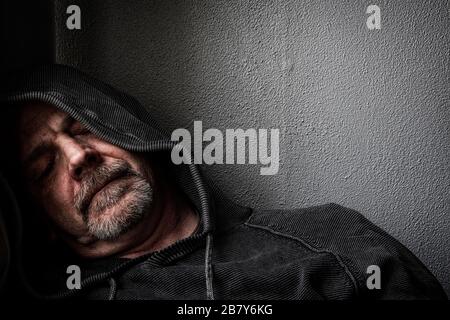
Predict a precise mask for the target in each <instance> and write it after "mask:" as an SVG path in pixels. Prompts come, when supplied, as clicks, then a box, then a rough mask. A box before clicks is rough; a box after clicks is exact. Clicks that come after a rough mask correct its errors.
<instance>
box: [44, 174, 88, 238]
mask: <svg viewBox="0 0 450 320" xmlns="http://www.w3.org/2000/svg"><path fill="white" fill-rule="evenodd" d="M73 190H74V189H73V184H72V183H71V181H70V179H69V177H68V176H67V175H66V174H64V173H59V172H58V173H57V174H55V176H54V177H53V178H52V179H50V180H49V182H48V183H47V185H46V186H45V187H43V188H42V192H41V193H40V194H41V195H40V197H41V198H40V199H38V200H39V202H40V203H41V204H42V205H43V207H44V210H45V211H46V212H47V215H48V216H49V218H50V219H51V220H53V221H54V222H55V223H56V224H57V225H58V227H60V228H61V229H63V230H65V231H68V232H70V233H72V232H73V231H75V230H77V229H79V226H81V225H82V224H83V221H82V218H81V216H80V215H79V213H78V212H77V211H76V209H75V207H74V205H73V198H74V191H73Z"/></svg>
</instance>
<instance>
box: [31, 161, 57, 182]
mask: <svg viewBox="0 0 450 320" xmlns="http://www.w3.org/2000/svg"><path fill="white" fill-rule="evenodd" d="M54 166H55V158H54V157H51V158H50V159H49V161H47V163H46V165H45V168H44V169H43V170H42V171H41V172H40V173H38V174H37V176H36V177H35V178H34V179H33V182H41V181H43V180H44V179H45V178H47V177H48V176H49V175H50V174H51V172H52V171H53V168H54Z"/></svg>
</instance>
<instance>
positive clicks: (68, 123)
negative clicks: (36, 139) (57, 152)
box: [24, 115, 75, 168]
mask: <svg viewBox="0 0 450 320" xmlns="http://www.w3.org/2000/svg"><path fill="white" fill-rule="evenodd" d="M74 123H75V119H74V118H72V117H71V116H69V115H68V116H66V117H64V119H63V120H62V121H61V125H60V128H61V131H63V132H67V131H68V130H69V129H70V128H71V127H72V126H73V124H74ZM53 149H54V146H53V145H52V144H51V143H50V142H48V141H45V142H42V143H39V144H38V145H37V146H36V147H34V148H33V150H32V151H31V152H30V153H29V155H28V156H27V157H26V158H25V161H24V165H25V167H26V168H28V167H29V166H30V165H31V164H32V163H33V162H35V161H36V160H37V159H39V157H41V156H42V155H44V154H45V153H47V152H49V151H52V150H53Z"/></svg>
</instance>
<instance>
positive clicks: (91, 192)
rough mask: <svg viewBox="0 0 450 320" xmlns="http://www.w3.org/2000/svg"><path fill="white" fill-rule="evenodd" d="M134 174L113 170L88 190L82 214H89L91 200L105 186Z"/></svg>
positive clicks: (81, 209)
mask: <svg viewBox="0 0 450 320" xmlns="http://www.w3.org/2000/svg"><path fill="white" fill-rule="evenodd" d="M132 176H134V174H133V173H131V172H129V171H119V172H113V173H112V174H111V175H110V176H109V177H108V178H107V179H104V180H103V181H101V182H100V183H98V184H97V185H96V186H95V187H94V188H91V189H90V190H89V191H88V193H87V196H86V197H85V198H84V200H83V201H82V204H81V207H80V211H81V213H82V215H83V216H85V217H87V215H88V213H89V207H90V206H91V202H92V200H93V199H94V197H95V196H96V195H97V194H98V193H99V192H100V191H102V190H103V189H104V188H106V187H107V186H108V185H109V184H112V183H114V182H115V181H117V180H119V179H123V178H127V177H132Z"/></svg>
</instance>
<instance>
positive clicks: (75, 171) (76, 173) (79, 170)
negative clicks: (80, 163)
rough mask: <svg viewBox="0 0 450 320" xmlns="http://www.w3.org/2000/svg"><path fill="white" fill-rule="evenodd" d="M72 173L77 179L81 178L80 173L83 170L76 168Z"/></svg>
mask: <svg viewBox="0 0 450 320" xmlns="http://www.w3.org/2000/svg"><path fill="white" fill-rule="evenodd" d="M73 172H74V174H75V176H76V177H79V176H81V173H82V172H83V169H82V168H81V167H78V168H76V169H75V170H74V171H73Z"/></svg>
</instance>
